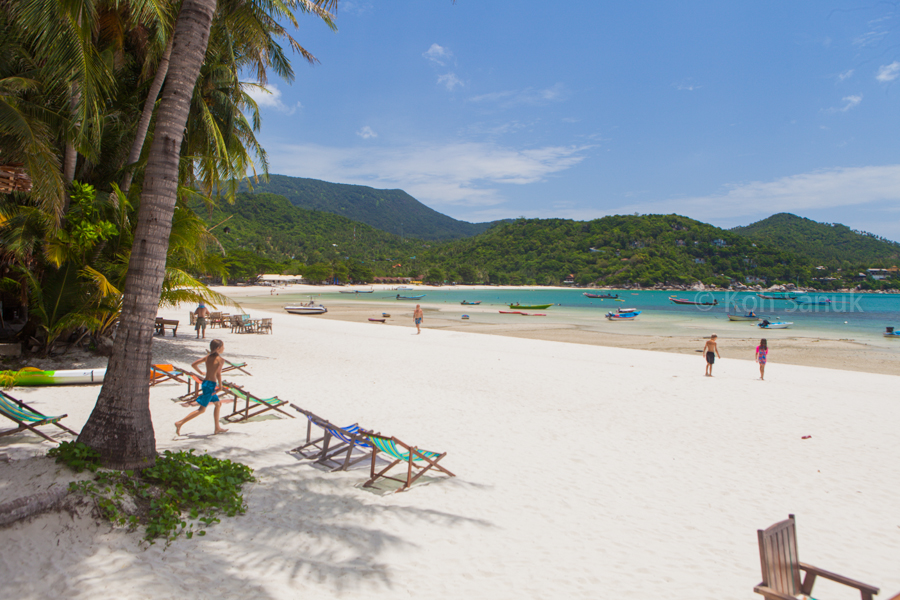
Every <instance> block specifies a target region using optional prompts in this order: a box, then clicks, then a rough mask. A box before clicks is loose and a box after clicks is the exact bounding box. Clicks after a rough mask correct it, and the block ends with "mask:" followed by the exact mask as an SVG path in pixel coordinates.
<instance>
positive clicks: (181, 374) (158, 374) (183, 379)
mask: <svg viewBox="0 0 900 600" xmlns="http://www.w3.org/2000/svg"><path fill="white" fill-rule="evenodd" d="M166 381H174V382H176V383H183V384H185V385H187V393H185V394H183V395H181V396H179V397H178V399H179V400H193V399H194V398H196V397H197V396H199V395H200V385H201V384H202V383H203V382H202V381H201V380H200V378H199V377H197V375H196V374H194V373H192V372H191V371H188V370H186V369H182V368H179V367H176V366H175V365H150V386H151V387H153V386H154V385H159V384H161V383H165V382H166ZM191 388H193V389H191Z"/></svg>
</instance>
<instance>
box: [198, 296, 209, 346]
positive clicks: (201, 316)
mask: <svg viewBox="0 0 900 600" xmlns="http://www.w3.org/2000/svg"><path fill="white" fill-rule="evenodd" d="M194 316H195V317H197V324H196V325H195V326H194V329H196V330H197V339H198V340H199V339H200V332H201V331H202V332H203V339H204V340H205V339H206V318H207V317H208V316H209V309H208V308H206V305H205V304H203V303H202V302H201V303H200V306H198V307H197V310H195V311H194Z"/></svg>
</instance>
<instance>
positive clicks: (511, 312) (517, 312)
mask: <svg viewBox="0 0 900 600" xmlns="http://www.w3.org/2000/svg"><path fill="white" fill-rule="evenodd" d="M500 314H501V315H521V314H522V311H521V310H501V311H500Z"/></svg>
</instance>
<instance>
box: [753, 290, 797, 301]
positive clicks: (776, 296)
mask: <svg viewBox="0 0 900 600" xmlns="http://www.w3.org/2000/svg"><path fill="white" fill-rule="evenodd" d="M757 296H758V297H760V298H762V299H763V300H796V299H797V296H792V295H791V294H790V293H789V292H775V293H772V294H757Z"/></svg>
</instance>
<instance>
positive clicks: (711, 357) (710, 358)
mask: <svg viewBox="0 0 900 600" xmlns="http://www.w3.org/2000/svg"><path fill="white" fill-rule="evenodd" d="M716 339H718V336H717V335H716V334H712V335H711V336H709V339H708V340H706V345H704V346H703V356H704V358H706V376H707V377H712V376H713V374H712V368H713V364H715V362H716V357H717V356H718V357H719V358H722V357H721V356H720V355H719V346H718V345H717V344H716Z"/></svg>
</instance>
